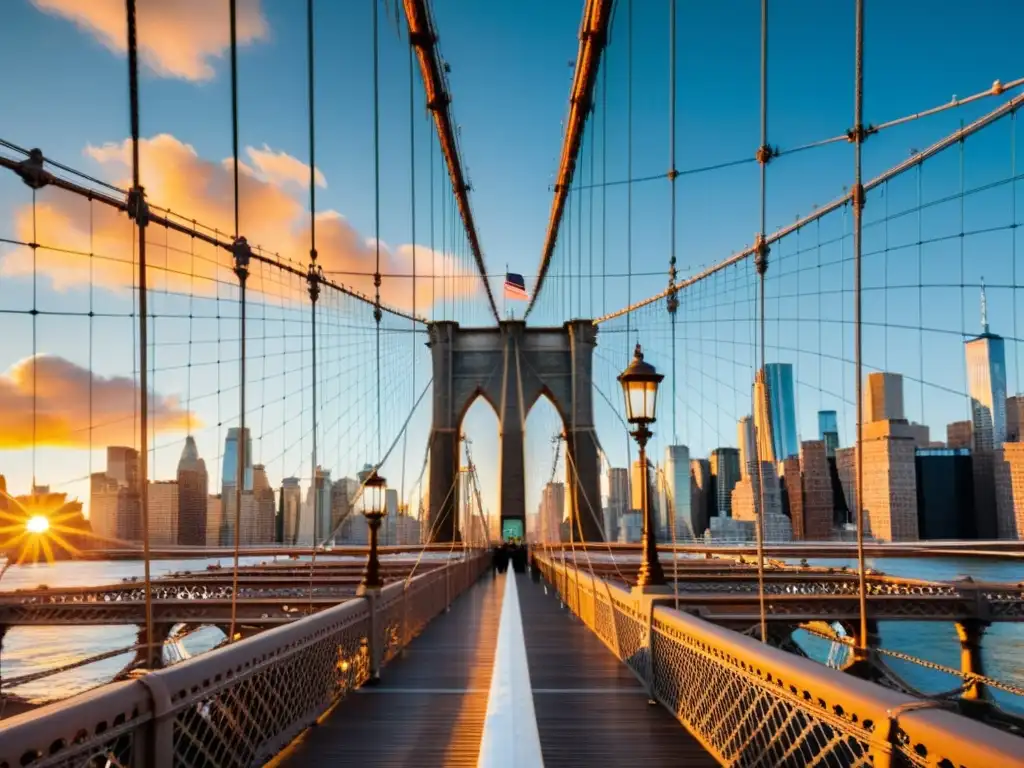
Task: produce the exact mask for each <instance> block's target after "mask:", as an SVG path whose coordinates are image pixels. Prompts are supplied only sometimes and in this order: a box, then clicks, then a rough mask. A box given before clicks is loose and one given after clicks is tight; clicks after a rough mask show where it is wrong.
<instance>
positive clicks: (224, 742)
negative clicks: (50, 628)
mask: <svg viewBox="0 0 1024 768" xmlns="http://www.w3.org/2000/svg"><path fill="white" fill-rule="evenodd" d="M489 562H490V557H489V556H488V555H484V554H479V553H474V554H472V555H471V556H469V557H468V558H466V559H464V560H460V561H457V562H453V563H451V564H450V565H448V566H447V567H444V568H440V569H437V570H433V571H431V572H429V573H425V574H423V575H421V576H417V577H415V578H413V579H411V580H409V581H407V582H396V583H394V584H390V585H388V586H386V587H384V589H382V590H381V591H380V593H379V594H378V595H374V596H369V597H365V598H354V599H351V600H348V601H347V602H344V603H342V604H341V605H338V606H336V607H334V608H329V609H327V610H325V611H323V612H321V613H318V614H316V615H313V616H309V617H306V618H303V619H300V620H298V621H296V622H295V623H293V624H289V625H287V626H282V627H277V628H275V629H271V630H267V631H265V632H262V633H260V634H258V635H255V636H254V637H252V638H249V639H246V640H242V641H239V642H237V643H234V644H232V645H228V646H224V647H222V648H220V649H217V650H215V651H211V652H210V653H207V654H203V655H201V656H198V657H196V658H195V659H191V660H189V661H186V662H184V663H182V664H178V665H176V666H173V667H170V668H168V669H164V670H160V671H157V672H152V673H149V674H146V675H143V676H140V677H138V678H136V679H134V680H129V681H125V682H120V683H113V684H111V685H107V686H104V687H102V688H99V689H96V690H95V691H91V692H89V693H86V694H83V695H81V696H76V697H74V698H72V699H69V700H67V701H63V702H59V703H56V704H52V705H49V706H47V707H43V708H41V709H38V710H35V711H34V712H28V713H25V714H23V715H19V716H17V717H14V718H11V719H10V720H8V721H5V722H4V723H3V724H0V768H13V766H33V768H43V767H44V766H45V767H47V768H49V767H51V766H54V767H55V766H60V767H62V768H71V767H72V766H76V767H77V766H94V765H96V766H104V765H105V766H124V767H126V768H127V767H128V766H131V767H132V768H142V767H143V766H145V768H170V766H174V767H175V768H207V767H208V768H214V766H216V768H235V767H236V766H237V767H238V768H241V767H242V766H253V765H262V764H263V763H265V762H266V761H267V760H269V759H270V758H271V757H273V756H274V755H275V754H277V753H278V752H279V751H280V750H281V749H283V748H284V747H285V746H286V745H287V744H288V743H289V742H291V741H292V739H294V738H295V737H296V736H297V735H298V734H299V733H301V732H302V731H303V730H304V729H305V728H307V727H309V726H310V725H311V724H312V723H314V722H315V721H316V720H317V719H318V718H319V717H320V716H321V715H322V714H323V713H324V712H325V711H326V710H327V709H328V708H329V707H330V706H331V705H333V704H334V703H336V702H337V701H339V700H340V699H341V698H342V697H344V696H345V695H346V694H347V693H348V692H349V691H351V690H353V689H354V688H357V687H359V686H360V685H361V684H362V683H363V682H365V681H366V680H367V679H368V678H369V677H370V675H371V674H373V672H374V671H375V669H376V668H377V666H379V665H381V664H385V663H387V662H388V661H389V660H391V659H392V658H394V656H395V655H396V654H397V653H398V652H399V651H400V650H401V648H402V647H403V646H405V645H406V644H407V643H408V642H409V641H410V640H411V639H412V638H413V637H415V636H416V635H417V634H418V633H419V632H420V631H421V630H422V629H423V627H424V626H425V625H426V624H427V623H428V622H429V621H430V620H431V619H432V618H433V617H434V616H436V615H437V614H439V613H441V612H442V611H444V610H445V608H446V607H447V606H448V605H449V604H450V602H451V601H452V599H453V598H454V597H456V596H457V595H458V594H460V593H461V592H463V591H464V590H465V589H466V588H467V587H469V586H470V585H471V584H472V583H473V582H474V581H476V579H477V578H478V577H479V576H480V574H481V573H482V572H483V571H484V569H485V568H486V566H487V565H488V564H489Z"/></svg>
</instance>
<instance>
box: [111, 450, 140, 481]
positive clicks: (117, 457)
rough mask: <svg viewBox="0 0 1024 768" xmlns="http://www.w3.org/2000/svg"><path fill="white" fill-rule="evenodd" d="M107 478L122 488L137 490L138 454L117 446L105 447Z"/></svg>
mask: <svg viewBox="0 0 1024 768" xmlns="http://www.w3.org/2000/svg"><path fill="white" fill-rule="evenodd" d="M107 477H111V478H113V479H114V480H116V481H117V484H118V485H119V486H121V487H122V488H129V489H132V490H135V491H137V490H138V489H139V452H138V451H137V450H135V449H134V448H126V447H124V446H119V445H110V446H107Z"/></svg>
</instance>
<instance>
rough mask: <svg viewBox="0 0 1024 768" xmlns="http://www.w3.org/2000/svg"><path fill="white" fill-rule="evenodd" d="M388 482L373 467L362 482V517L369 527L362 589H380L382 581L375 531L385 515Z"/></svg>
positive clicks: (382, 584)
mask: <svg viewBox="0 0 1024 768" xmlns="http://www.w3.org/2000/svg"><path fill="white" fill-rule="evenodd" d="M387 487H388V483H387V480H385V479H384V478H383V477H381V476H380V475H379V474H377V470H376V468H374V469H373V470H372V471H371V472H370V475H369V476H368V477H367V478H366V481H365V482H364V483H363V495H362V497H361V498H360V505H361V506H362V513H363V517H365V518H366V523H367V525H368V526H369V529H370V554H369V557H368V558H367V560H366V571H365V572H364V573H363V583H362V584H361V585H360V586H361V588H362V590H367V589H380V588H381V587H382V586H384V581H383V580H382V579H381V577H380V558H379V557H378V554H377V532H378V531H379V530H380V524H381V521H382V520H383V519H384V516H385V515H387V513H388V510H387V505H386V504H385V500H384V497H385V491H386V490H387Z"/></svg>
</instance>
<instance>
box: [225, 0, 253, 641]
mask: <svg viewBox="0 0 1024 768" xmlns="http://www.w3.org/2000/svg"><path fill="white" fill-rule="evenodd" d="M228 13H229V15H230V27H231V153H232V154H231V156H232V159H233V162H232V172H233V173H232V176H233V183H234V210H235V243H236V245H237V243H238V234H239V233H238V229H239V228H238V36H237V28H236V0H228ZM235 274H236V275H237V276H238V291H239V359H238V377H239V378H238V381H239V386H238V412H239V417H238V418H239V427H238V443H237V445H236V450H235V457H236V467H235V523H234V528H235V541H234V545H235V546H234V550H235V551H234V564H233V568H232V581H231V583H232V590H231V625H230V626H231V631H230V632H229V633H228V642H229V643H233V642H234V641H235V622H236V619H237V602H238V547H239V544H240V543H241V527H242V485H243V482H244V480H245V463H246V459H247V458H248V450H247V449H248V443H249V441H248V440H246V432H245V272H244V271H243V270H242V269H241V268H240V267H239V266H238V263H237V261H236V266H235Z"/></svg>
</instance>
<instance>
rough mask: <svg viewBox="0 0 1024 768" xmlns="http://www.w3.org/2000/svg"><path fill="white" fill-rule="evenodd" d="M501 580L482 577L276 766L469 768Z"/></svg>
mask: <svg viewBox="0 0 1024 768" xmlns="http://www.w3.org/2000/svg"><path fill="white" fill-rule="evenodd" d="M504 585H505V582H504V577H503V576H499V577H498V578H496V579H492V578H490V577H489V576H486V575H485V576H484V578H482V579H481V580H480V581H479V582H478V583H477V584H475V585H474V586H473V587H471V588H470V589H469V590H468V591H467V592H466V593H465V594H463V595H462V596H461V597H459V598H458V599H457V600H455V601H454V602H453V603H452V608H451V611H450V612H449V613H446V614H442V615H440V616H438V617H437V618H435V619H434V620H433V621H432V622H430V624H428V625H427V627H426V628H425V629H424V630H423V633H422V634H421V635H420V636H419V637H417V638H415V639H414V640H413V641H412V643H410V644H409V647H408V648H407V649H406V652H405V655H404V656H402V657H399V658H397V659H395V660H393V661H392V662H391V663H389V664H388V665H387V666H386V667H384V668H383V669H382V670H381V681H380V684H379V685H377V686H374V687H372V688H362V689H360V690H358V691H355V692H354V693H353V694H352V695H350V696H349V697H348V698H346V699H345V700H343V701H342V702H341V704H339V705H338V707H337V708H336V709H335V710H334V711H333V712H331V714H330V715H329V716H328V717H327V718H326V719H325V720H324V721H323V722H322V723H321V724H320V725H319V726H317V727H316V728H313V729H311V730H310V731H307V732H306V733H305V734H304V735H303V736H302V737H300V739H299V740H298V741H296V742H295V743H293V744H292V745H291V746H290V747H289V748H288V749H287V750H286V753H283V754H282V755H281V756H280V757H279V758H278V761H275V765H289V766H291V765H295V766H321V765H324V766H327V765H331V766H335V765H352V766H382V767H383V766H396V767H397V766H418V767H421V768H427V767H428V766H452V767H453V768H458V767H459V766H472V767H473V768H475V766H476V763H477V757H478V755H479V752H480V740H481V738H482V737H483V725H484V716H485V714H486V712H487V697H488V693H489V692H490V685H491V670H492V668H493V666H494V650H495V646H496V643H497V637H498V619H499V617H500V615H501V597H502V594H503V590H504Z"/></svg>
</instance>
